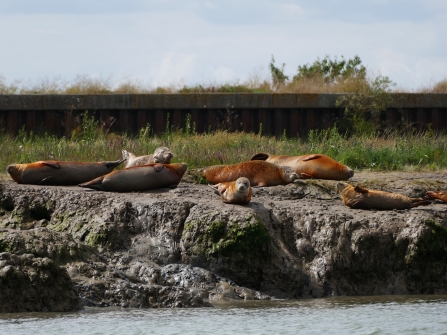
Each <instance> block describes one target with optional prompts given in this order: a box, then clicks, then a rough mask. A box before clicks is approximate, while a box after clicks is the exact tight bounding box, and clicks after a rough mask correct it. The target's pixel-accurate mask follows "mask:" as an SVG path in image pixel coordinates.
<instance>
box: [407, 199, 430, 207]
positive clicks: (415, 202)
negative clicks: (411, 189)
mask: <svg viewBox="0 0 447 335" xmlns="http://www.w3.org/2000/svg"><path fill="white" fill-rule="evenodd" d="M411 200H413V203H412V204H411V208H413V207H417V206H427V205H430V204H431V201H430V200H423V199H411Z"/></svg>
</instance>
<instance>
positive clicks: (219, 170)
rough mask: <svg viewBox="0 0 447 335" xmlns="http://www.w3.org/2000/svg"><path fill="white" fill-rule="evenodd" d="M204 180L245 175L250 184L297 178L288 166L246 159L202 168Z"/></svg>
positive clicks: (226, 179) (215, 181)
mask: <svg viewBox="0 0 447 335" xmlns="http://www.w3.org/2000/svg"><path fill="white" fill-rule="evenodd" d="M203 172H204V174H205V178H206V180H208V181H209V182H210V183H211V184H218V183H223V182H229V181H235V180H236V179H238V178H240V177H245V178H247V179H248V180H249V181H250V185H251V186H276V185H286V184H289V183H292V182H293V181H294V180H296V179H298V175H297V174H296V172H295V171H294V170H293V169H292V168H290V167H288V166H278V165H275V164H272V163H268V162H263V161H247V162H242V163H238V164H232V165H214V166H210V167H207V168H205V169H204V171H203Z"/></svg>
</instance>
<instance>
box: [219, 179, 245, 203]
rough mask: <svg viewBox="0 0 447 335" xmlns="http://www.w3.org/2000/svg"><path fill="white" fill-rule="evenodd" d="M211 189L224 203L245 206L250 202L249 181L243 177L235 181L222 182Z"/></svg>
mask: <svg viewBox="0 0 447 335" xmlns="http://www.w3.org/2000/svg"><path fill="white" fill-rule="evenodd" d="M212 187H213V188H214V189H217V191H218V192H219V194H220V196H221V198H222V200H223V202H225V203H228V204H238V205H246V204H248V203H249V202H250V200H251V194H252V191H251V186H250V181H249V180H248V179H247V178H245V177H240V178H238V179H237V180H235V181H227V182H222V183H219V184H217V185H214V186H212Z"/></svg>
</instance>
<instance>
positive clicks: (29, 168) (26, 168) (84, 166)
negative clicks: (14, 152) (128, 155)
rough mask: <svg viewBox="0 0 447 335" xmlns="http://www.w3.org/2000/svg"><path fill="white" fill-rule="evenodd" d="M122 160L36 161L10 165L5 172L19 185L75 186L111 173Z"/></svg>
mask: <svg viewBox="0 0 447 335" xmlns="http://www.w3.org/2000/svg"><path fill="white" fill-rule="evenodd" d="M123 161H124V160H123V159H121V160H117V161H114V162H91V163H90V162H66V161H54V160H50V161H38V162H34V163H28V164H11V165H9V166H8V167H7V169H6V171H8V173H9V174H10V176H11V178H12V179H13V180H14V181H15V182H17V183H19V184H38V185H77V184H79V183H83V182H86V181H89V180H92V179H94V178H97V177H99V176H102V175H104V174H107V173H109V172H111V171H112V170H113V169H114V168H115V167H116V166H118V165H119V164H121V163H122V162H123Z"/></svg>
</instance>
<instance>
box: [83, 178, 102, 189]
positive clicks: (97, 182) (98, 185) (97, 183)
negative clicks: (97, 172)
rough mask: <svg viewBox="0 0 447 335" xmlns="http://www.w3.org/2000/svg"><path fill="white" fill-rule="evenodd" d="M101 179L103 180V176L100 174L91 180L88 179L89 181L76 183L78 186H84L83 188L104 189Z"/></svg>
mask: <svg viewBox="0 0 447 335" xmlns="http://www.w3.org/2000/svg"><path fill="white" fill-rule="evenodd" d="M103 180H104V176H101V177H98V178H95V179H93V180H90V181H89V182H86V183H82V184H78V186H80V187H85V188H91V189H93V190H97V191H104V186H103V185H102V182H103Z"/></svg>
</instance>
